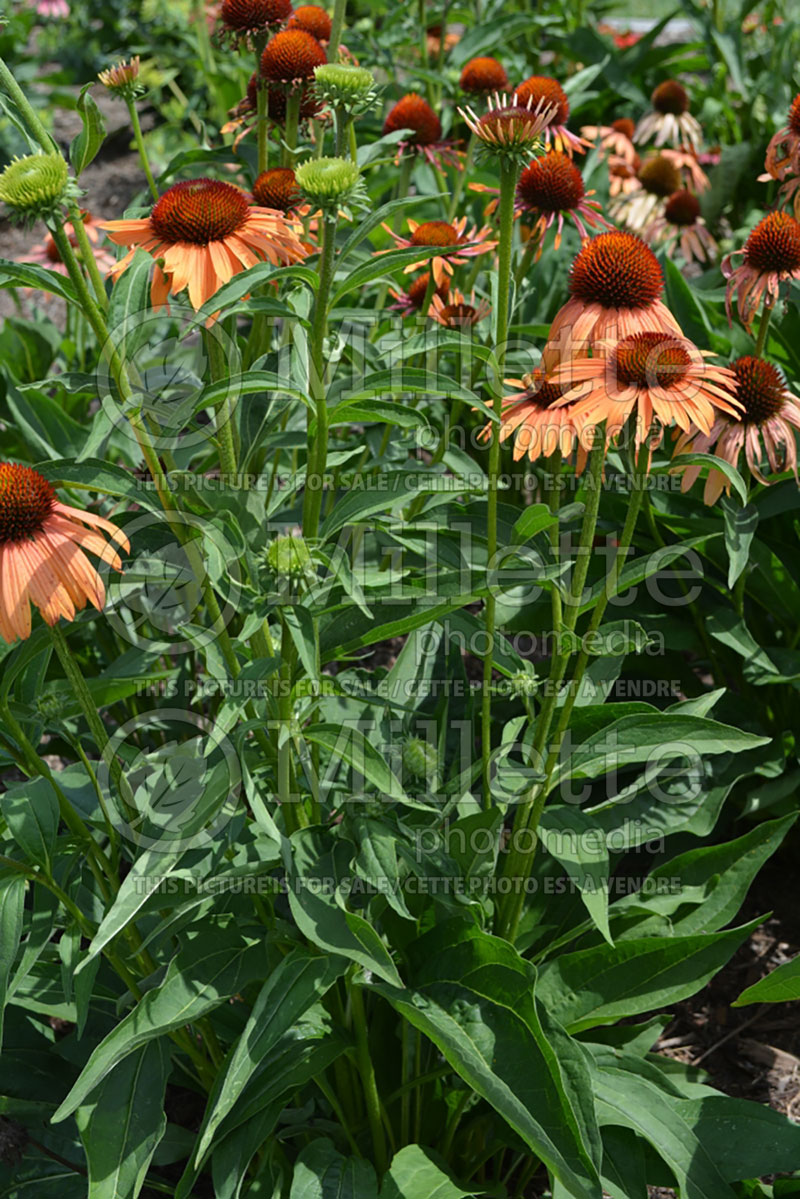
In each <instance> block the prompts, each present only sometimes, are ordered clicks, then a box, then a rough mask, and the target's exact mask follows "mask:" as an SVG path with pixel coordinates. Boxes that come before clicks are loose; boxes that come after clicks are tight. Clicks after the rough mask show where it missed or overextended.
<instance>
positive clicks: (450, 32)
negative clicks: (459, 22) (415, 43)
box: [426, 25, 461, 58]
mask: <svg viewBox="0 0 800 1199" xmlns="http://www.w3.org/2000/svg"><path fill="white" fill-rule="evenodd" d="M442 38H444V43H443V42H442ZM426 41H427V47H428V57H429V58H438V57H439V54H440V53H441V50H442V45H443V44H444V52H445V54H449V53H450V51H451V50H452V49H453V47H454V46H457V45H458V43H459V42H460V41H461V35H460V34H459V33H456V31H455V30H454V29H445V30H444V31H443V30H442V26H441V25H429V26H428V28H427V31H426Z"/></svg>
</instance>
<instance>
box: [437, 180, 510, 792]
mask: <svg viewBox="0 0 800 1199" xmlns="http://www.w3.org/2000/svg"><path fill="white" fill-rule="evenodd" d="M518 170H519V168H518V167H517V165H516V164H511V163H509V162H506V161H505V160H501V166H500V209H499V247H498V266H497V325H496V334H495V358H496V360H497V378H496V380H495V394H494V414H495V417H496V423H494V424H493V425H492V440H491V443H490V445H489V490H488V493H487V497H486V502H487V508H486V524H487V531H486V569H487V577H489V572H491V570H492V569H493V566H494V559H495V557H496V555H497V493H498V476H499V473H500V419H501V416H502V411H503V367H504V362H505V351H506V341H507V339H508V320H509V310H510V302H511V251H512V247H513V240H514V195H515V192H516V186H517V174H518ZM431 275H433V270H431ZM496 611H497V601H496V598H495V595H494V593H493V592H492V591H491V590H490V592H489V595H487V597H486V641H487V648H486V654H485V656H484V659H483V692H482V695H481V759H482V778H483V800H484V804H485V806H486V807H487V808H488V807H491V793H490V781H491V780H490V770H491V752H492V671H493V668H494V637H495V619H496Z"/></svg>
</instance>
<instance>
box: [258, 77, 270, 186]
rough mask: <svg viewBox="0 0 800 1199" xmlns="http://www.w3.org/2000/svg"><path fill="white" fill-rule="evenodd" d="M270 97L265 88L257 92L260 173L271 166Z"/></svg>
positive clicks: (260, 88)
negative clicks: (268, 112)
mask: <svg viewBox="0 0 800 1199" xmlns="http://www.w3.org/2000/svg"><path fill="white" fill-rule="evenodd" d="M259 66H260V64H259V65H257V66H256V71H258V70H259ZM268 101H269V96H268V93H267V89H266V88H265V87H259V88H258V90H257V92H256V104H257V106H258V107H257V110H256V111H257V113H258V173H259V175H260V174H261V172H262V171H266V169H267V167H268V166H269V120H268V119H267V106H268Z"/></svg>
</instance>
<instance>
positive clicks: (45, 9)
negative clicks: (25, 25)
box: [36, 0, 70, 20]
mask: <svg viewBox="0 0 800 1199" xmlns="http://www.w3.org/2000/svg"><path fill="white" fill-rule="evenodd" d="M36 12H37V13H38V14H39V16H40V17H53V18H55V19H58V20H64V19H65V18H66V17H68V16H69V13H70V7H69V5H68V4H67V0H36Z"/></svg>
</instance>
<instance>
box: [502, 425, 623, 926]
mask: <svg viewBox="0 0 800 1199" xmlns="http://www.w3.org/2000/svg"><path fill="white" fill-rule="evenodd" d="M595 439H596V442H595V445H594V448H593V449H592V454H591V458H590V461H589V473H588V476H587V479H586V501H585V507H584V512H583V523H582V525H581V536H580V541H579V543H578V550H577V561H576V563H575V567H574V570H573V572H572V583H571V586H570V591H569V598H568V602H567V605H566V611H565V613H564V619H563V622H562V628H561V629H554V630H553V631H554V634H555V638H556V648H555V649H554V651H553V656H552V658H551V660H550V673H549V675H548V679H547V692H546V695H545V698H544V702H543V704H542V706H541V708H540V710H539V715H538V717H537V720H536V731H535V733H534V738H533V747H532V753H531V758H532V761H533V764H534V766H535V767H536V766H538V763H539V762H540V761H541V758H542V752H543V750H544V747H545V745H546V744H547V741H548V738H549V736H550V728H551V726H552V723H553V717H554V715H555V710H556V705H557V703H558V698H559V695H560V692H561V686H562V684H563V682H564V676H565V675H566V672H567V666H568V665H569V659H570V657H571V651H570V649H569V643H570V639H571V634H572V633H573V632H574V630H575V625H576V624H577V620H578V613H579V611H580V604H581V597H582V596H583V589H584V587H585V585H586V576H587V574H588V572H589V560H590V558H591V554H592V546H593V543H594V534H595V529H596V528H597V515H598V512H599V510H600V492H601V487H602V478H603V465H604V463H605V459H606V438H605V427H604V426H603V425H599V426H598V427H597V429H596V430H595ZM546 794H547V792H546V788H545V785H544V784H543V783H540V782H537V783H535V784H534V785H533V787H532V788H531V790H530V791H529V793H528V795H527V797H526V798H525V800H524V801H523V803H521V804H520V806H519V807H518V808H517V812H516V815H515V817H514V828H513V832H512V836H511V848H510V850H509V852H508V857H507V858H506V860H505V863H504V865H503V870H502V874H503V876H504V877H505V878H509V879H511V880H512V889H511V890H510V891H509V892H508V895H507V896H506V902H505V903H503V904H502V906H501V908H500V912H499V917H498V928H497V933H498V936H502V937H506V938H507V939H508V940H511V941H513V940H514V937H515V935H516V931H517V925H518V924H519V919H520V916H521V915H522V906H523V902H524V898H525V889H524V884H525V882H526V881H527V879H528V878H529V877H530V873H531V870H532V869H533V859H534V854H535V850H536V847H535V844H531V843H530V842H531V840H532V839H530V838H525V845H524V847H523V846H521V845H520V844H518V843H519V841H520V840H521V833H522V832H523V830H527V829H528V828H529V827H531V825H532V823H533V819H534V817H535V820H536V823H535V825H533V827H538V823H539V819H540V818H541V809H542V807H543V806H544V798H545V797H546Z"/></svg>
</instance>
